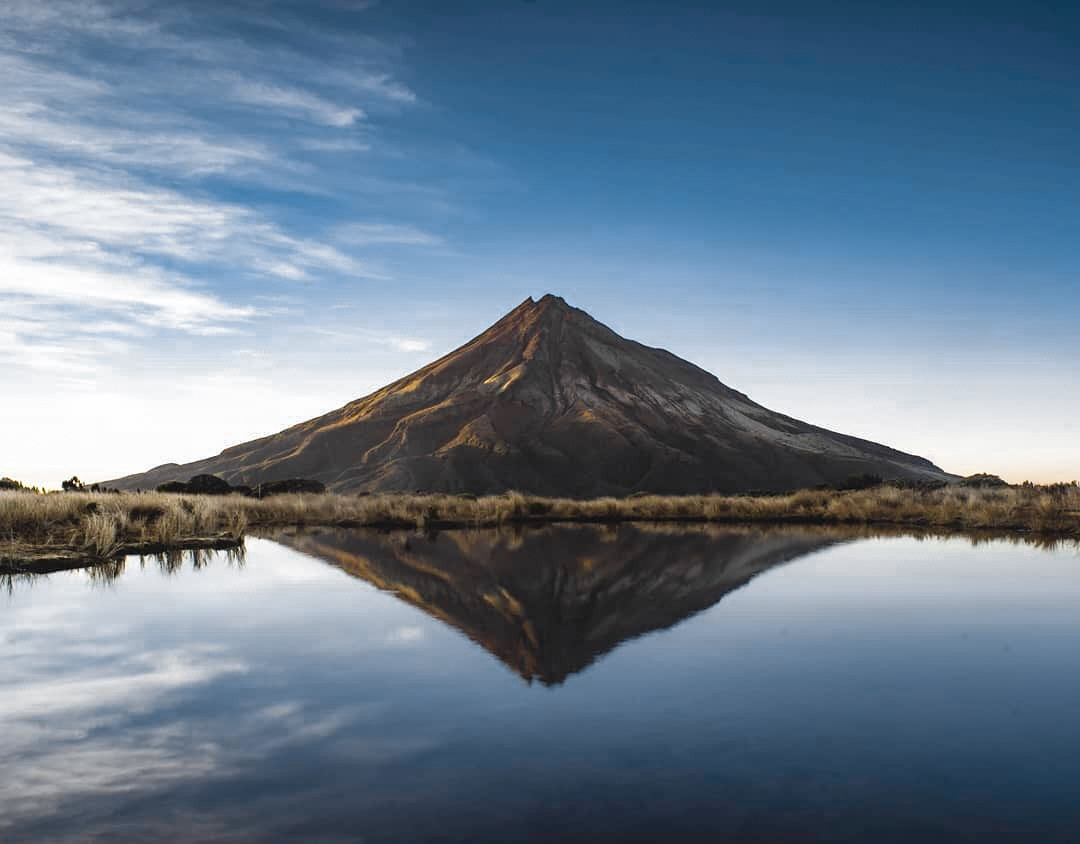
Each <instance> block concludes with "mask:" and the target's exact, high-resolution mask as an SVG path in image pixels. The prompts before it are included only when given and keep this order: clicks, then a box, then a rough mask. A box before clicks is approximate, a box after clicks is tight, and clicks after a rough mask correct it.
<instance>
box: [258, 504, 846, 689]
mask: <svg viewBox="0 0 1080 844" xmlns="http://www.w3.org/2000/svg"><path fill="white" fill-rule="evenodd" d="M273 539H274V540H275V541H278V542H280V543H282V544H284V545H287V546H289V547H291V548H294V549H296V550H298V551H301V552H302V553H304V554H308V555H310V556H313V557H318V558H320V559H323V560H326V561H327V562H330V563H332V564H333V565H336V566H339V567H340V568H341V569H343V570H344V571H346V572H348V573H349V574H351V575H353V576H355V577H358V578H361V579H363V580H366V581H368V582H369V583H371V584H373V585H374V586H376V587H378V588H379V589H382V590H385V591H390V592H393V593H394V594H395V595H397V596H398V597H399V598H400V599H401V600H403V601H406V602H408V603H410V604H412V605H414V606H416V607H418V608H420V609H422V610H423V611H424V612H426V613H428V614H429V615H431V616H433V617H434V618H437V619H439V620H440V621H443V622H445V623H446V624H449V625H451V626H453V627H455V628H457V629H458V630H460V631H461V632H462V633H464V634H466V635H467V636H468V637H469V638H470V639H472V640H473V641H474V642H476V643H477V644H479V645H481V646H482V647H484V648H485V649H487V650H488V651H489V652H491V653H492V654H493V655H495V656H496V657H497V658H498V659H500V660H501V661H502V662H504V663H505V664H506V665H507V666H508V667H509V668H511V669H512V670H513V671H515V672H517V673H518V674H520V675H521V676H522V677H523V678H524V679H525V680H526V681H528V682H529V683H532V682H533V681H534V680H538V681H539V682H541V683H543V684H544V685H548V686H551V685H558V684H561V683H563V682H564V681H565V680H566V678H567V677H569V676H570V675H571V674H575V673H577V672H579V671H582V670H584V669H585V668H587V667H588V666H589V665H591V664H592V663H593V662H594V661H595V660H597V659H598V658H599V657H601V656H603V655H604V654H605V653H607V652H608V651H610V650H612V649H613V648H616V647H617V646H618V645H619V644H620V643H621V642H624V641H626V640H627V639H632V638H634V637H636V636H641V635H643V634H645V633H649V632H651V631H654V630H661V629H664V628H666V627H670V626H672V625H674V624H677V623H678V622H680V621H682V620H683V619H685V618H687V617H689V616H691V615H693V614H695V613H698V612H700V611H702V610H704V609H707V608H708V607H711V606H712V605H713V604H715V603H716V602H717V601H719V600H720V599H721V598H723V597H724V596H725V595H727V594H728V593H729V592H731V591H732V590H734V589H738V588H739V587H740V586H742V585H744V584H745V583H747V582H748V581H749V580H750V579H751V578H753V577H755V576H756V575H758V574H760V573H761V572H763V571H765V570H766V569H769V568H772V567H773V566H776V565H779V564H781V563H786V562H789V561H791V560H794V559H795V558H797V557H801V556H803V555H804V554H808V553H810V552H812V551H816V550H819V549H821V548H824V547H827V546H829V545H832V544H834V543H835V542H836V541H837V540H836V539H835V538H830V537H829V536H827V535H823V534H820V533H813V532H800V531H792V530H785V531H782V532H780V531H765V530H735V529H720V528H717V527H714V526H701V527H697V528H690V529H687V528H686V527H678V528H674V527H663V526H634V525H620V526H618V527H617V528H616V527H601V526H596V525H574V526H566V525H562V526H558V527H545V528H536V529H529V530H524V531H518V532H508V531H502V532H497V531H491V530H484V531H445V532H441V533H438V534H432V535H427V536H422V535H417V534H405V533H378V532H374V531H358V530H333V529H318V530H310V531H303V532H285V533H278V534H274V535H273Z"/></svg>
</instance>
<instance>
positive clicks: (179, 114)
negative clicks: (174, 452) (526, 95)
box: [0, 0, 420, 384]
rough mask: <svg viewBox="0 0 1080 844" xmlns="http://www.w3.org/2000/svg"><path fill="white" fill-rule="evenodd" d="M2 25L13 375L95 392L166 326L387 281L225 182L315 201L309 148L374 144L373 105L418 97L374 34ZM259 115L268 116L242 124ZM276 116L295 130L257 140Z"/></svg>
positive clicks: (107, 5) (31, 7)
mask: <svg viewBox="0 0 1080 844" xmlns="http://www.w3.org/2000/svg"><path fill="white" fill-rule="evenodd" d="M3 19H4V23H3V26H2V27H0V78H2V79H3V80H4V84H3V86H0V362H2V363H3V364H4V366H5V371H6V373H7V375H8V377H11V373H12V372H17V371H33V372H37V373H46V374H49V375H51V376H53V377H56V378H58V379H61V380H60V381H58V382H57V383H58V384H63V383H75V382H81V383H88V384H89V383H92V381H93V377H94V374H95V372H98V371H100V370H101V369H102V367H104V366H106V364H107V362H108V361H109V360H110V359H115V358H116V357H118V356H121V355H123V354H125V353H129V352H131V351H132V350H134V349H137V348H138V347H139V346H140V345H142V344H145V343H150V342H153V341H154V338H155V335H156V334H158V333H160V332H182V333H187V334H193V335H203V336H209V335H220V334H226V333H230V332H236V331H237V330H240V329H241V328H242V327H243V326H244V325H245V324H248V323H251V322H252V321H254V320H259V319H268V318H271V317H272V316H273V311H272V310H266V309H260V308H257V307H255V306H254V305H252V304H250V302H251V301H254V300H255V299H256V298H257V297H258V296H259V295H260V294H262V293H263V292H264V291H263V290H262V289H260V288H262V287H264V286H265V285H266V284H272V283H275V282H277V283H283V284H295V283H298V282H302V283H309V284H310V283H318V282H320V281H323V280H326V279H334V278H339V277H341V278H348V279H383V278H385V277H386V274H385V272H384V271H383V270H382V269H381V268H379V267H378V266H375V265H373V264H371V263H370V262H368V261H366V260H363V259H361V258H359V257H357V255H356V254H354V249H355V248H356V247H360V246H363V245H365V243H362V242H357V243H353V244H340V243H339V244H338V245H334V244H331V243H329V242H323V241H321V240H320V239H318V237H313V236H312V235H311V233H310V231H307V230H304V231H300V230H297V229H296V228H295V227H294V226H293V225H289V224H286V223H284V222H282V221H281V220H280V219H279V216H280V215H278V214H275V213H273V211H274V209H273V208H270V207H267V206H265V205H263V206H255V205H252V204H247V203H245V202H242V201H240V200H238V199H235V198H233V197H234V196H235V195H236V191H235V189H222V188H221V186H220V184H209V183H207V180H208V179H225V180H227V182H229V183H232V184H234V185H236V184H245V185H248V186H266V185H287V184H289V185H292V186H294V187H295V186H299V187H300V188H301V189H302V190H304V191H305V192H314V193H317V192H318V191H319V190H320V186H319V185H318V184H317V182H318V179H314V178H312V175H313V174H312V171H311V168H310V165H309V164H306V163H304V162H303V161H302V160H299V159H297V158H295V156H294V152H297V151H300V152H303V151H309V152H311V151H314V152H319V151H334V152H341V153H346V154H360V153H363V152H364V151H365V150H366V149H367V148H368V147H369V146H370V140H369V139H364V140H358V139H357V138H356V137H355V136H354V135H355V132H356V130H357V129H358V127H359V126H360V125H364V127H365V130H364V131H365V132H370V127H369V126H368V124H367V120H366V110H365V107H364V106H363V105H361V103H368V102H370V103H375V104H378V103H381V104H383V106H386V105H392V106H398V107H400V106H403V105H408V104H410V103H413V102H415V101H416V97H415V95H414V94H413V93H412V91H410V90H409V89H408V88H407V87H406V86H405V85H403V84H402V83H400V82H398V81H397V80H395V79H394V77H393V76H392V75H391V74H390V73H389V72H387V71H385V70H382V69H380V68H379V67H378V64H379V62H380V60H381V58H382V55H381V54H380V53H379V51H378V49H376V48H377V44H376V42H374V41H369V42H364V43H365V44H367V45H368V46H370V47H371V50H372V55H371V56H369V57H365V56H364V55H362V54H360V53H357V52H356V51H352V52H347V53H345V52H342V51H336V52H331V51H328V50H325V49H322V48H320V43H322V47H325V44H326V43H329V42H326V39H327V38H330V39H331V40H334V41H335V43H336V39H337V38H338V36H337V35H336V34H322V35H320V33H318V32H315V31H311V32H307V33H306V34H305V35H304V38H302V39H300V40H297V41H296V42H295V43H294V42H293V40H290V43H289V44H287V45H286V44H283V43H281V42H272V41H270V42H267V44H266V45H260V44H256V43H250V42H248V41H247V40H245V39H240V38H237V37H232V36H229V35H227V34H226V33H225V30H223V29H222V26H219V25H218V23H216V22H215V19H213V16H209V17H206V18H192V17H191V16H190V15H187V14H186V13H183V12H182V11H181V10H178V9H175V8H170V7H168V6H161V7H158V8H156V9H155V8H151V9H150V10H149V11H148V10H147V9H145V8H143V7H136V6H130V5H128V4H125V3H123V2H120V0H79V2H65V0H57V1H56V2H50V3H40V2H27V0H9V2H6V3H4V9H3ZM320 38H321V39H323V42H320V40H319V39H320ZM304 39H307V40H306V41H305V40H304ZM334 55H345V56H347V57H348V58H347V60H345V61H344V62H335V60H334V58H333V56H334ZM320 69H321V70H323V71H325V72H324V73H318V72H316V71H318V70H320ZM311 80H319V81H318V82H317V83H313V82H312V81H311ZM245 113H246V114H247V115H248V117H247V118H245V120H248V121H251V122H250V123H249V122H244V121H239V120H238V116H242V115H244V114H245ZM265 118H281V119H285V120H287V121H288V122H286V123H285V124H284V126H282V124H281V122H280V120H279V121H278V122H276V123H275V124H273V125H275V126H276V127H277V128H275V130H274V131H266V132H263V133H262V134H256V133H257V132H259V131H261V130H262V129H265V126H264V125H263V124H262V123H260V122H259V121H262V120H264V119H265ZM296 121H300V122H301V123H303V124H304V127H303V129H302V131H301V130H297V129H296V128H295V126H294V123H295V122H296ZM290 180H291V181H290ZM368 242H369V243H370V242H374V241H368ZM418 245H420V244H418ZM63 379H66V382H65V381H64V380H63Z"/></svg>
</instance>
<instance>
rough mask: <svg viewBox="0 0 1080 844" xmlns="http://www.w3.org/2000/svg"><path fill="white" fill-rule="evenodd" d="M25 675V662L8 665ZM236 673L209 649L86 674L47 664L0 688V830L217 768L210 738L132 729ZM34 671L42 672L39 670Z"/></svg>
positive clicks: (158, 654) (173, 727)
mask: <svg viewBox="0 0 1080 844" xmlns="http://www.w3.org/2000/svg"><path fill="white" fill-rule="evenodd" d="M16 661H17V662H21V663H24V664H22V665H21V666H20V668H21V671H22V672H23V673H24V674H31V675H32V674H34V672H33V669H32V666H27V665H26V664H25V663H26V662H28V661H29V662H32V661H33V658H32V657H29V658H24V659H17V660H16ZM244 670H245V669H244V666H243V665H242V664H241V663H239V662H237V661H235V660H229V659H225V658H223V657H222V656H221V654H220V652H216V651H215V649H212V648H206V647H202V648H192V649H188V650H164V651H148V652H144V653H140V654H136V655H133V656H131V657H130V658H128V659H126V660H123V661H122V662H120V663H119V664H113V665H110V666H109V667H107V668H103V669H94V670H87V669H85V668H81V667H70V668H68V669H67V670H64V669H59V673H55V672H56V671H57V669H56V667H55V666H54V667H51V668H50V670H49V673H52V674H53V676H49V677H47V678H45V679H36V680H33V681H24V682H19V683H6V684H5V691H4V694H3V695H0V719H3V723H4V731H3V733H2V734H0V756H2V757H3V759H4V777H3V780H2V781H0V807H4V808H0V828H2V826H3V825H4V823H5V822H7V823H10V822H11V820H12V818H11V817H10V816H9V817H5V815H6V814H7V813H8V812H10V813H12V814H14V813H18V814H19V815H22V816H29V815H35V814H41V813H42V812H45V811H49V810H53V809H55V808H56V807H57V806H58V805H60V803H61V802H63V801H65V800H70V799H73V798H78V797H80V796H89V795H100V794H111V793H119V792H132V791H136V790H145V789H154V788H159V787H161V786H162V785H163V784H165V783H168V782H172V781H175V780H178V779H186V778H191V777H198V776H205V775H206V774H208V773H210V772H212V771H213V770H214V769H215V768H216V767H217V757H218V748H217V746H216V745H215V743H214V742H212V741H199V740H193V736H192V735H191V733H190V731H189V730H188V729H186V728H185V727H184V726H183V725H182V724H166V725H157V726H147V725H143V726H138V727H133V726H132V722H133V721H134V720H135V719H137V718H138V717H139V716H140V715H142V714H145V713H147V712H150V711H152V710H153V709H155V708H156V707H159V706H161V705H163V704H164V703H165V702H166V701H167V699H168V696H169V695H170V694H174V693H178V692H180V691H182V690H185V689H190V688H192V687H195V686H200V685H205V684H208V683H211V682H213V681H214V680H216V679H218V678H220V677H223V676H225V675H227V674H233V673H237V672H242V671H244ZM40 673H43V672H40V671H39V672H38V674H39V675H40Z"/></svg>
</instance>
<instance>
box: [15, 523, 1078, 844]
mask: <svg viewBox="0 0 1080 844" xmlns="http://www.w3.org/2000/svg"><path fill="white" fill-rule="evenodd" d="M194 562H195V561H192V560H191V559H186V560H185V561H184V562H183V563H182V565H181V566H179V568H177V567H175V566H173V567H171V568H172V570H171V571H169V570H168V569H169V568H170V567H169V566H163V565H159V564H158V563H157V562H155V561H151V560H147V561H146V562H145V564H143V565H141V566H140V563H139V561H138V560H137V559H131V560H128V562H127V564H126V566H125V568H124V570H123V571H122V572H120V573H119V574H118V575H117V576H116V577H115V579H112V580H108V579H106V578H103V577H101V576H99V577H97V578H91V577H89V576H88V575H87V573H85V572H74V573H65V574H57V575H52V576H50V577H48V578H47V579H38V580H34V581H32V582H24V581H16V582H15V583H13V584H11V586H12V590H11V593H10V594H9V595H4V594H0V643H2V646H3V653H4V655H5V657H6V658H5V660H4V661H3V664H2V666H0V725H2V726H0V772H2V773H0V840H4V841H35V842H36V841H54V840H55V841H83V840H90V841H109V842H114V841H128V840H131V841H136V840H137V841H143V840H152V839H153V838H155V837H157V838H158V839H159V840H165V841H167V840H178V841H179V840H183V841H199V840H226V841H249V840H252V841H269V840H281V839H292V840H303V841H350V842H354V841H363V842H383V841H470V842H471V841H491V842H513V841H537V842H541V841H543V842H548V841H605V840H611V841H678V840H690V841H714V840H724V841H763V842H773V841H779V842H785V841H850V842H864V841H923V842H926V841H942V842H956V841H1017V842H1020V841H1024V842H1029V841H1042V842H1048V841H1080V556H1078V554H1077V551H1076V550H1075V549H1064V550H1060V549H1059V550H1056V551H1045V550H1039V549H1036V548H1033V547H1029V546H1023V545H1013V544H1008V543H989V544H982V545H979V546H972V545H971V543H970V542H969V541H967V540H963V539H956V540H948V541H942V540H927V541H918V540H916V539H911V538H887V539H871V540H860V541H851V542H839V541H835V540H833V539H829V538H828V537H826V536H824V535H821V534H805V533H804V534H800V533H770V534H761V533H754V532H749V533H747V532H735V533H731V532H723V531H707V530H697V531H688V532H675V531H670V530H668V531H658V530H648V529H635V528H620V529H619V530H617V531H610V530H603V529H598V528H586V527H581V528H564V529H558V530H556V529H548V530H543V531H537V532H527V533H525V534H523V535H519V536H515V535H514V534H512V533H503V534H495V533H473V534H469V533H453V532H451V533H444V534H441V535H439V536H438V537H437V538H436V539H434V540H432V539H428V538H424V537H418V536H415V535H413V536H408V537H406V536H405V535H403V534H396V535H383V536H380V535H374V534H370V533H361V532H352V533H340V532H338V533H334V532H314V533H309V534H304V535H294V536H286V537H281V538H280V542H271V541H269V540H249V543H248V548H247V555H246V560H245V561H244V562H243V563H242V564H238V563H237V562H236V561H230V560H229V559H227V558H226V556H225V555H215V556H212V557H210V558H209V559H203V560H200V561H198V562H199V563H200V564H199V565H197V566H196V565H195V564H194Z"/></svg>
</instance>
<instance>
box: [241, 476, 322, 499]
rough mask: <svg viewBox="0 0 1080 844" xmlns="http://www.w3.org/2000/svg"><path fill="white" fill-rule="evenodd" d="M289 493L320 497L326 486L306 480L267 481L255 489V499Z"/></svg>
mask: <svg viewBox="0 0 1080 844" xmlns="http://www.w3.org/2000/svg"><path fill="white" fill-rule="evenodd" d="M289 492H306V493H312V494H315V495H321V494H323V493H324V492H326V484H324V483H322V482H321V481H313V480H310V479H308V478H287V479H285V480H281V481H267V482H266V483H264V484H259V485H258V486H256V487H255V497H256V498H266V497H267V496H268V495H282V494H284V493H289Z"/></svg>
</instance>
